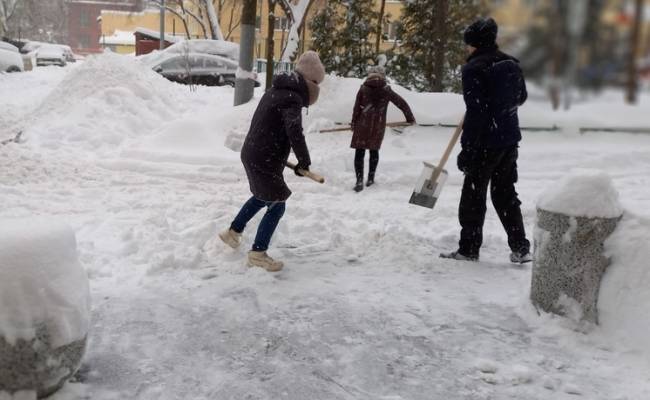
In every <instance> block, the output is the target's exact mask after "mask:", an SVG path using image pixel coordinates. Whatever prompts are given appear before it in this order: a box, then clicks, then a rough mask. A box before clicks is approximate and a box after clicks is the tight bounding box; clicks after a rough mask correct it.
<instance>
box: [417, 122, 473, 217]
mask: <svg viewBox="0 0 650 400" xmlns="http://www.w3.org/2000/svg"><path fill="white" fill-rule="evenodd" d="M464 120H465V117H464V116H463V119H462V120H461V121H460V123H459V124H458V127H457V128H456V131H455V132H454V135H453V136H452V137H451V140H449V144H448V145H447V149H446V150H445V152H444V154H443V155H442V158H441V159H440V162H439V163H438V165H433V164H430V163H428V162H426V161H425V162H424V169H423V170H422V174H420V178H419V179H418V181H417V182H416V184H415V189H413V194H411V199H410V200H409V203H411V204H415V205H416V206H421V207H426V208H433V207H434V206H435V205H436V202H437V201H438V198H439V197H440V193H441V192H442V187H443V186H444V184H445V182H446V181H447V177H448V176H449V174H448V173H447V170H445V169H444V168H445V164H446V163H447V160H449V156H450V155H451V152H452V150H453V149H454V146H455V145H456V142H458V138H459V137H460V134H461V132H462V131H463V122H464Z"/></svg>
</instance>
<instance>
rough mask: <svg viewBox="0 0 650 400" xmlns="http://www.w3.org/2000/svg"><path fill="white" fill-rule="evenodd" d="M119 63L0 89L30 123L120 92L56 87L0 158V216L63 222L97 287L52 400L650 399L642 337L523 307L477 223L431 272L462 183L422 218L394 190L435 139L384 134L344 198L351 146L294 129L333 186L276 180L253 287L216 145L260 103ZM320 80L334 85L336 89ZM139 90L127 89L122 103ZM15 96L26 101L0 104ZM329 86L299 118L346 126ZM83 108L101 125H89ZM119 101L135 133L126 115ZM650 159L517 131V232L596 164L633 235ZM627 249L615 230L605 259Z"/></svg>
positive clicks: (11, 81) (231, 144)
mask: <svg viewBox="0 0 650 400" xmlns="http://www.w3.org/2000/svg"><path fill="white" fill-rule="evenodd" d="M116 57H119V56H115V55H109V56H102V57H98V58H96V59H94V60H91V61H89V62H88V63H87V64H86V65H85V66H84V65H80V66H74V67H70V68H65V69H63V70H58V69H57V70H56V72H53V71H54V70H53V69H50V68H42V69H37V70H36V71H34V72H30V73H26V74H15V75H11V76H0V92H2V93H1V94H2V96H0V108H1V109H3V110H10V113H11V115H8V116H3V118H6V119H7V120H9V121H24V119H25V117H26V116H28V115H33V114H31V113H33V112H34V110H39V108H38V106H37V105H34V104H32V103H33V102H35V100H34V99H37V98H40V99H48V98H52V97H51V96H54V95H55V93H60V92H61V91H62V90H65V89H64V88H62V87H60V86H58V85H59V84H60V82H68V83H66V85H68V86H72V87H74V85H79V87H81V86H83V85H84V82H87V83H88V82H91V81H92V80H94V79H99V77H101V76H106V75H110V76H112V77H115V78H116V79H115V80H113V81H112V82H114V85H115V86H116V87H117V86H119V87H120V88H123V89H124V90H122V89H120V91H121V94H119V95H117V94H116V95H115V96H113V95H108V94H107V93H108V92H106V91H104V92H102V91H101V90H97V91H93V92H92V93H91V94H88V93H87V92H84V93H86V94H84V95H83V96H81V97H79V95H78V94H75V93H74V92H73V91H70V92H69V94H68V95H67V96H68V99H67V100H66V102H65V104H63V103H62V105H61V107H60V108H58V109H57V112H56V113H55V114H54V116H52V115H53V114H45V113H43V114H40V115H39V114H38V111H36V113H37V115H33V118H34V121H35V122H33V123H30V124H26V127H27V131H26V140H27V141H26V142H25V143H23V144H13V143H12V144H9V145H6V146H0V193H1V194H2V195H1V196H0V218H3V217H26V216H34V215H38V216H51V217H54V218H58V219H61V220H64V221H66V222H67V223H68V224H70V225H72V226H73V227H74V228H75V230H76V235H77V240H78V246H79V253H80V260H81V262H82V264H83V265H84V266H85V267H86V268H87V270H88V273H89V276H90V278H91V294H92V304H93V311H92V325H91V338H90V345H89V351H88V355H87V357H86V360H85V363H84V366H83V367H82V370H81V371H80V372H79V373H78V377H77V383H72V384H69V385H67V386H66V387H65V388H64V390H63V391H62V392H61V393H59V394H57V395H55V396H54V399H55V400H62V399H66V400H68V399H72V400H77V399H87V398H92V399H98V400H108V399H123V398H128V399H181V398H183V399H233V400H234V399H260V400H261V399H282V398H286V399H296V400H298V399H327V400H330V399H382V400H388V399H390V400H397V399H404V400H416V399H417V400H419V399H422V400H424V399H445V400H447V399H472V400H473V399H478V400H483V399H484V400H488V399H490V400H492V399H497V400H501V399H539V400H541V399H548V398H553V399H574V398H585V399H590V400H591V399H597V400H600V399H602V400H611V399H617V400H623V399H626V400H643V399H647V398H650V382H649V381H648V376H649V372H650V361H649V357H650V356H649V355H648V354H650V353H648V352H646V351H647V349H644V348H643V345H642V344H640V340H639V338H638V336H639V335H635V337H634V338H633V339H634V340H630V341H629V342H628V341H626V339H625V338H626V336H625V335H623V336H621V334H622V333H621V332H620V331H616V332H614V331H613V329H610V328H611V325H606V324H604V328H600V327H593V326H583V325H581V324H580V323H577V322H573V321H570V320H567V319H561V318H556V317H553V316H549V315H541V316H538V314H537V313H536V311H535V310H534V309H533V308H532V307H531V306H529V302H528V299H527V298H528V294H529V286H530V267H529V266H523V267H522V266H514V265H511V264H509V263H506V262H505V261H506V260H507V256H508V253H509V252H508V249H507V243H506V240H505V235H504V233H503V232H502V228H501V226H500V224H499V221H498V218H497V217H496V215H495V214H494V212H493V210H489V211H488V216H487V221H486V227H485V244H484V250H483V252H482V254H481V262H479V263H462V262H454V261H451V262H450V261H443V260H440V259H438V253H439V252H441V251H444V250H450V249H451V250H453V249H454V248H455V246H456V241H457V235H458V229H459V228H458V222H457V218H456V212H457V205H458V196H459V193H460V184H461V176H460V174H459V173H457V172H454V171H452V172H451V174H450V175H451V176H450V180H449V182H448V185H447V186H446V188H445V192H444V193H443V195H442V197H441V199H440V202H439V204H438V206H437V208H436V210H435V211H434V212H431V211H429V210H425V209H421V208H418V207H413V206H410V205H409V204H408V196H409V195H410V193H411V191H412V186H413V183H414V182H415V181H416V179H417V175H418V174H419V172H420V165H421V161H423V160H429V161H434V162H435V161H436V160H435V159H433V157H434V156H433V155H435V154H439V153H440V151H439V149H441V148H443V147H444V145H445V144H446V142H447V140H448V136H449V135H450V134H451V132H450V130H449V129H440V128H435V129H434V128H424V127H420V128H409V129H407V130H405V131H404V133H403V134H401V135H393V134H391V133H387V136H386V140H385V142H384V144H385V147H384V148H383V149H382V152H381V160H380V165H379V170H378V176H377V184H376V185H375V186H373V187H371V188H368V189H366V190H364V191H363V192H361V193H360V194H356V193H354V192H353V191H352V190H351V188H352V184H353V180H354V179H353V175H354V174H353V165H352V159H353V154H352V151H351V150H350V149H349V148H348V146H349V139H350V138H349V135H348V134H346V133H338V134H336V133H334V134H318V133H309V134H308V135H307V142H308V144H309V147H310V150H311V153H312V158H313V162H314V169H317V170H319V172H323V174H325V175H326V178H327V184H325V185H317V184H315V183H313V182H310V181H308V180H305V179H300V178H298V177H295V176H293V175H292V174H287V175H286V176H287V180H288V182H289V185H290V187H291V188H292V190H293V192H294V195H293V196H292V197H291V198H290V200H289V202H288V203H287V213H286V215H285V218H284V219H283V221H282V223H281V225H280V227H279V229H278V232H277V234H276V236H275V238H274V242H273V243H272V248H271V254H272V255H274V256H278V258H280V259H282V260H284V261H285V263H286V268H285V270H284V271H282V272H281V273H279V274H268V273H266V272H264V271H262V270H259V269H248V268H246V267H245V263H244V258H245V253H246V249H247V247H248V246H249V245H250V243H251V241H252V237H253V235H254V229H249V230H247V231H246V232H245V235H244V245H243V246H242V249H241V250H239V251H233V250H231V249H227V248H226V247H225V246H223V245H222V244H221V243H220V242H219V241H218V239H216V233H217V232H218V231H219V230H220V229H223V228H224V227H225V226H227V225H228V224H229V223H230V220H231V218H232V217H233V216H234V214H235V212H236V211H237V207H238V206H239V205H240V204H241V202H242V201H243V200H244V199H246V198H247V196H248V193H249V192H248V185H247V182H246V179H245V174H244V172H243V168H242V166H241V164H240V162H239V161H238V154H237V153H235V152H233V151H232V150H231V148H237V145H238V143H240V142H241V139H242V137H243V135H244V134H245V132H246V129H247V123H248V122H247V121H248V120H249V118H250V114H251V113H252V110H253V109H254V104H252V105H246V106H242V107H239V108H233V107H231V106H230V104H231V99H232V89H230V88H204V87H199V88H198V91H197V92H195V93H191V92H189V90H188V89H187V88H186V87H183V86H180V85H176V84H173V83H169V82H166V81H164V80H161V79H159V77H158V76H156V75H155V74H153V75H152V74H150V73H149V72H150V71H145V70H138V68H140V67H139V66H138V65H137V64H135V63H133V61H131V60H129V59H128V58H124V59H122V58H116ZM129 63H133V64H129ZM122 64H124V65H123V66H122V68H117V67H119V66H121V65H122ZM89 65H91V66H93V68H92V69H87V68H88V66H89ZM84 68H86V69H84ZM79 71H82V72H84V71H85V72H84V74H81V73H79ZM75 73H77V74H78V76H77V77H76V78H74V79H72V78H73V77H74V75H73V74H75ZM61 74H65V76H62V75H61ZM85 74H87V75H86V77H85V78H84V76H83V75H85ZM111 74H113V75H111ZM117 77H119V79H117ZM84 79H88V81H84ZM328 79H329V80H328V83H326V85H329V87H330V88H334V87H344V86H345V82H341V81H340V80H336V79H333V78H328ZM136 81H137V85H136ZM34 82H40V83H41V84H40V85H39V86H38V88H37V87H34V86H33V85H34ZM88 85H90V83H88ZM348 86H351V87H353V88H354V90H356V88H355V86H356V85H355V84H354V82H353V83H352V84H348ZM23 88H25V89H23ZM134 88H141V90H142V91H141V92H139V93H138V94H136V95H134V96H131V94H129V93H128V91H129V90H131V91H133V93H135V90H136V89H134ZM142 88H143V89H142ZM21 90H22V91H24V92H25V93H26V94H25V96H29V98H23V97H22V95H18V96H14V98H13V99H12V98H11V97H10V96H5V95H4V94H6V93H22V92H21ZM106 90H109V89H106ZM137 90H140V89H137ZM109 91H110V90H109ZM102 93H103V94H102ZM323 93H324V94H325V95H326V96H325V97H324V98H323V99H322V100H323V102H322V104H321V107H322V108H320V109H319V108H318V106H316V107H314V109H313V110H310V111H309V115H307V118H306V121H305V126H309V125H310V124H313V123H323V118H327V119H329V120H330V123H331V121H337V122H341V121H344V120H345V118H346V116H345V115H343V114H336V113H337V112H340V113H343V112H347V111H345V110H342V111H335V110H334V107H335V105H336V102H335V101H333V98H332V97H329V96H335V95H336V92H335V91H334V90H331V91H328V89H327V88H325V89H324V90H323ZM344 93H345V92H344ZM86 96H90V97H91V98H92V99H93V100H89V101H88V102H85V98H86ZM339 96H340V95H339ZM418 96H420V95H418ZM449 96H450V95H444V96H442V97H440V98H437V97H436V96H434V95H426V96H424V97H422V98H423V99H424V98H425V97H426V100H422V104H423V105H426V106H427V108H429V109H431V110H432V111H431V112H432V114H436V113H438V112H442V111H436V110H443V111H444V109H445V106H444V105H445V104H448V103H449V99H448V97H449ZM258 97H259V93H258ZM147 99H149V100H147ZM347 100H348V99H345V101H347ZM95 101H96V102H97V103H95V106H97V107H99V108H100V109H101V112H100V113H99V114H96V116H95V117H93V116H92V115H90V114H85V113H84V112H83V111H84V110H85V108H84V104H85V103H88V104H92V103H93V102H95ZM349 101H354V99H353V98H352V99H349ZM46 102H47V100H46ZM161 104H167V105H168V107H165V111H164V113H159V110H160V105H161ZM95 106H93V107H95ZM135 106H137V108H138V110H137V112H135V113H134V114H133V116H134V118H135V117H137V116H139V115H143V116H144V117H143V118H146V121H145V122H146V123H140V122H133V121H132V120H131V119H130V118H131V117H132V116H131V114H129V111H128V109H129V108H132V107H135ZM43 107H45V106H43ZM531 107H538V108H541V107H543V105H541V104H532V105H531ZM41 109H42V108H41ZM447 109H449V107H448V106H447ZM419 112H420V113H424V112H425V111H419ZM460 112H462V110H460ZM156 113H159V114H156ZM57 115H58V116H59V117H57ZM153 115H159V118H158V117H151V118H150V117H147V116H153ZM337 115H340V119H334V118H335V117H337ZM39 118H40V119H39ZM319 119H320V120H319ZM48 121H49V122H51V123H52V125H53V126H54V127H55V128H56V129H55V131H56V132H59V133H57V136H52V135H51V133H52V132H54V131H50V132H49V133H48V131H47V129H46V127H47V125H48ZM129 121H131V122H129ZM319 121H320V122H319ZM89 124H90V125H89ZM91 126H92V129H91V128H90V127H91ZM115 127H118V128H119V129H115ZM64 133H65V135H64ZM648 150H650V137H648V136H643V135H628V134H589V135H586V136H578V135H572V134H561V133H560V134H558V133H531V134H527V135H526V137H525V139H524V141H523V142H522V146H521V152H520V153H521V160H520V183H519V185H518V191H519V192H520V193H521V197H522V201H523V207H524V208H523V212H524V218H525V221H526V222H527V231H528V235H529V237H531V238H532V234H533V224H534V217H535V201H536V200H537V198H538V196H539V194H540V193H541V192H542V191H543V190H544V189H545V188H546V187H548V186H549V185H552V184H553V183H554V182H556V181H557V180H558V179H559V178H561V177H562V176H563V175H564V174H565V173H566V171H569V170H571V169H573V168H592V169H593V168H595V169H601V168H602V166H603V165H608V166H609V170H608V173H609V174H610V176H612V178H613V180H614V184H615V186H616V188H617V189H618V190H619V192H620V194H621V200H622V203H623V206H624V207H625V208H626V209H627V210H629V211H632V212H633V214H632V215H630V216H629V218H630V220H629V221H628V222H626V223H625V225H628V226H631V227H632V228H635V229H636V231H635V232H640V233H641V234H648V230H647V229H645V228H643V227H645V226H647V221H648V220H647V211H646V208H645V205H646V204H647V193H648V189H647V187H648V183H649V182H648V181H649V180H650V178H648V177H649V176H650V152H649V151H648ZM258 219H259V217H258V218H256V219H255V220H254V221H253V222H252V224H251V227H252V228H254V227H255V226H256V224H257V221H258ZM626 221H627V220H626ZM624 239H625V237H624V236H623V238H621V237H620V236H618V237H617V238H614V239H613V241H612V251H613V252H614V253H616V251H618V249H620V248H622V246H623V244H622V242H625V240H624ZM629 247H630V246H628V247H627V250H629ZM629 259H630V260H632V261H633V262H641V261H640V260H643V259H642V258H639V257H637V258H635V257H630V258H629ZM645 259H647V258H645ZM614 267H616V264H615V265H614ZM620 268H632V267H630V265H629V263H625V264H624V265H621V266H620ZM636 276H637V277H638V276H641V274H640V273H638V272H637V273H636ZM611 282H612V286H611V288H612V290H613V292H614V293H618V294H619V297H618V298H616V299H613V300H612V301H608V302H606V304H607V307H608V308H607V312H608V313H615V310H616V307H617V305H618V304H621V305H629V304H634V300H635V293H634V292H630V293H627V296H622V297H621V296H620V294H621V293H625V291H624V289H623V288H624V287H625V285H627V284H628V283H629V282H627V281H626V280H625V277H622V276H621V274H617V275H614V276H613V278H612V279H611ZM616 288H618V289H616ZM644 295H645V294H644ZM638 298H641V297H640V296H638V297H636V299H638ZM631 314H632V315H635V316H637V317H638V318H646V317H647V313H646V314H644V312H643V310H641V309H637V310H635V313H631ZM610 315H611V314H610ZM649 320H650V318H649ZM617 322H620V321H617ZM621 323H622V322H621ZM640 326H641V325H640ZM606 328H607V329H606ZM623 333H624V332H623ZM614 377H615V378H614ZM576 396H580V397H576Z"/></svg>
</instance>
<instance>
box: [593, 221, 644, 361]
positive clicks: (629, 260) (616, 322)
mask: <svg viewBox="0 0 650 400" xmlns="http://www.w3.org/2000/svg"><path fill="white" fill-rule="evenodd" d="M648 241H650V220H648V219H645V218H641V217H636V216H633V215H630V214H629V213H628V214H626V216H625V217H624V218H623V220H622V221H621V222H620V223H619V225H618V228H617V229H616V231H615V232H614V233H613V234H612V236H610V238H609V239H608V240H607V242H605V250H606V252H607V256H608V257H611V260H612V264H611V266H610V267H609V268H608V269H607V272H606V273H605V276H604V278H603V282H602V285H601V288H600V296H599V299H598V308H599V313H600V324H601V325H602V327H603V330H604V331H605V332H607V333H608V334H609V335H610V336H612V337H613V338H614V339H615V341H616V342H620V343H623V344H624V345H625V346H628V347H630V348H632V349H636V350H641V351H645V352H647V354H648V355H650V342H649V341H648V332H650V307H648V305H649V304H650V264H649V263H648V260H650V247H648Z"/></svg>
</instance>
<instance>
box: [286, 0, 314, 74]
mask: <svg viewBox="0 0 650 400" xmlns="http://www.w3.org/2000/svg"><path fill="white" fill-rule="evenodd" d="M313 3H314V1H313V0H299V1H298V2H297V3H295V4H293V3H292V2H291V1H289V0H280V7H282V9H283V11H284V13H285V14H286V15H287V18H289V21H291V27H290V28H289V36H288V39H287V44H286V46H285V48H284V50H283V52H282V61H293V59H294V58H295V57H296V53H297V52H298V49H299V44H300V33H301V32H302V29H303V25H304V23H305V18H306V17H307V14H309V9H310V8H311V6H312V4H313Z"/></svg>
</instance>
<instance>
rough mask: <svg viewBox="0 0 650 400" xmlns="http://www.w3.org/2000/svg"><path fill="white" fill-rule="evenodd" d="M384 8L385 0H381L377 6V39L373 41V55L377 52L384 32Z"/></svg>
mask: <svg viewBox="0 0 650 400" xmlns="http://www.w3.org/2000/svg"><path fill="white" fill-rule="evenodd" d="M385 10H386V0H381V6H380V8H379V16H378V19H377V40H376V42H375V55H377V54H379V46H380V45H381V37H382V33H383V32H384V12H385Z"/></svg>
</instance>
